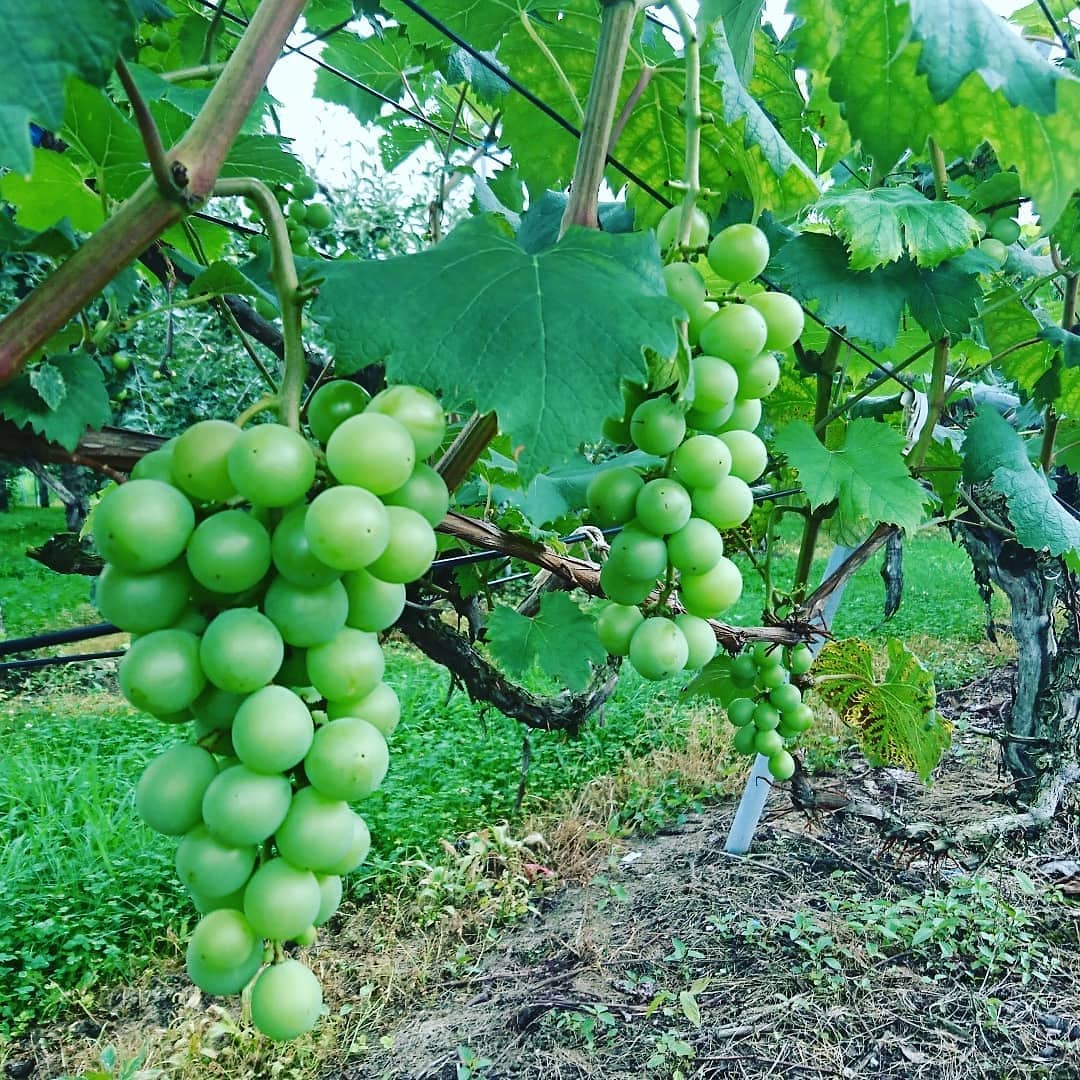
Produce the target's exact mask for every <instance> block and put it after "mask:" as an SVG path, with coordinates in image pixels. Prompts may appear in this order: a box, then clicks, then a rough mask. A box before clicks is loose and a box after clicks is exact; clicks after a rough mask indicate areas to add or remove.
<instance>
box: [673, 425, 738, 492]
mask: <svg viewBox="0 0 1080 1080" xmlns="http://www.w3.org/2000/svg"><path fill="white" fill-rule="evenodd" d="M671 461H672V465H673V466H674V469H675V478H676V479H677V480H679V481H680V483H682V484H684V485H685V486H686V487H691V488H694V487H712V486H713V485H714V484H719V483H720V481H721V480H723V479H724V477H725V476H727V475H728V473H730V472H731V450H730V449H729V448H728V446H727V444H726V443H725V442H722V441H721V440H720V438H718V437H717V436H716V435H692V436H691V437H690V438H689V439H687V440H686V442H684V443H683V444H682V446H680V447H679V448H678V450H676V451H675V454H674V456H673V457H672V459H671Z"/></svg>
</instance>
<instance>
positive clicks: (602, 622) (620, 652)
mask: <svg viewBox="0 0 1080 1080" xmlns="http://www.w3.org/2000/svg"><path fill="white" fill-rule="evenodd" d="M644 621H645V616H644V615H642V614H641V611H640V610H639V609H638V608H636V607H631V606H629V605H626V604H607V605H606V606H605V607H604V609H603V610H602V611H601V612H600V615H599V616H598V617H597V620H596V636H597V637H598V638H599V639H600V644H601V645H603V646H604V648H605V649H606V650H607V651H608V652H609V653H610V654H611V655H612V656H626V655H627V653H629V652H630V639H631V638H632V637H633V636H634V631H635V630H637V628H638V627H639V626H640V625H641V624H642V623H643V622H644Z"/></svg>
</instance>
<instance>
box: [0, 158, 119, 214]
mask: <svg viewBox="0 0 1080 1080" xmlns="http://www.w3.org/2000/svg"><path fill="white" fill-rule="evenodd" d="M0 196H3V197H4V198H5V199H7V201H8V202H9V203H11V204H12V206H14V207H15V221H16V222H17V223H18V224H19V225H21V226H23V228H25V229H33V230H34V231H35V232H41V231H42V230H44V229H48V228H50V227H51V226H53V225H55V224H57V222H59V221H63V220H64V218H67V220H68V221H70V222H71V224H72V225H73V226H74V227H75V228H76V229H79V230H81V231H82V232H92V231H93V230H94V229H96V228H97V227H98V226H99V225H100V224H101V223H102V222H103V221H104V220H105V211H104V209H103V207H102V205H101V200H100V199H99V198H98V197H97V196H96V195H95V194H94V193H93V192H92V191H91V190H90V189H89V188H88V187H87V186H86V178H85V177H84V176H83V174H82V173H81V172H79V169H78V167H77V166H76V164H75V162H74V161H72V160H71V159H70V158H69V157H67V156H66V155H63V154H57V153H54V152H53V151H51V150H35V151H34V155H33V172H32V173H31V175H30V176H23V174H22V173H17V172H10V173H8V174H7V175H6V176H5V177H3V178H2V179H0Z"/></svg>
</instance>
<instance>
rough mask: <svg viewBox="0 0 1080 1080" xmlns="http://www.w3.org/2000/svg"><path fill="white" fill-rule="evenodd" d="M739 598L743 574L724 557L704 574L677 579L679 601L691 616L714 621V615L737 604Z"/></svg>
mask: <svg viewBox="0 0 1080 1080" xmlns="http://www.w3.org/2000/svg"><path fill="white" fill-rule="evenodd" d="M741 595H742V574H740V573H739V568H738V567H737V566H736V565H735V564H734V563H733V562H732V561H731V560H730V559H729V558H727V556H725V555H721V556H720V558H719V559H718V560H717V561H716V565H715V566H714V567H713V568H712V569H711V570H707V571H706V572H705V573H704V574H682V575H680V577H679V598H680V599H681V600H682V604H683V607H684V608H686V610H687V611H688V612H690V614H691V615H698V616H700V617H701V618H702V619H715V618H716V616H717V615H720V614H722V613H723V612H725V611H727V609H728V608H729V607H731V606H733V605H734V604H736V603H737V602H738V600H739V597H740V596H741Z"/></svg>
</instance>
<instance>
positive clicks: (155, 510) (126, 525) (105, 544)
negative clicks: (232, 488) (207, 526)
mask: <svg viewBox="0 0 1080 1080" xmlns="http://www.w3.org/2000/svg"><path fill="white" fill-rule="evenodd" d="M91 520H92V522H93V532H94V544H95V545H96V546H97V549H98V551H99V552H100V553H101V557H102V558H103V559H105V560H106V562H110V563H113V564H114V565H115V566H117V567H119V569H121V570H124V571H126V572H127V573H129V574H147V573H149V572H150V571H151V570H160V569H161V568H162V567H163V566H168V565H169V563H172V562H175V561H176V560H177V559H178V558H179V557H180V555H181V554H182V553H183V551H184V547H185V546H186V545H187V542H188V538H189V537H190V536H191V534H192V532H193V531H194V529H195V511H194V510H193V509H192V508H191V503H189V502H188V501H187V499H185V498H184V496H183V494H182V493H181V492H179V491H177V490H176V488H174V487H171V486H170V485H169V484H163V483H162V482H161V481H160V480H129V481H128V482H127V483H126V484H123V485H121V486H120V487H116V488H113V489H112V490H111V491H109V492H108V493H107V494H106V495H105V497H104V498H103V499H102V500H101V502H100V503H98V505H97V508H96V509H95V510H94V515H93V518H92V519H91Z"/></svg>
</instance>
